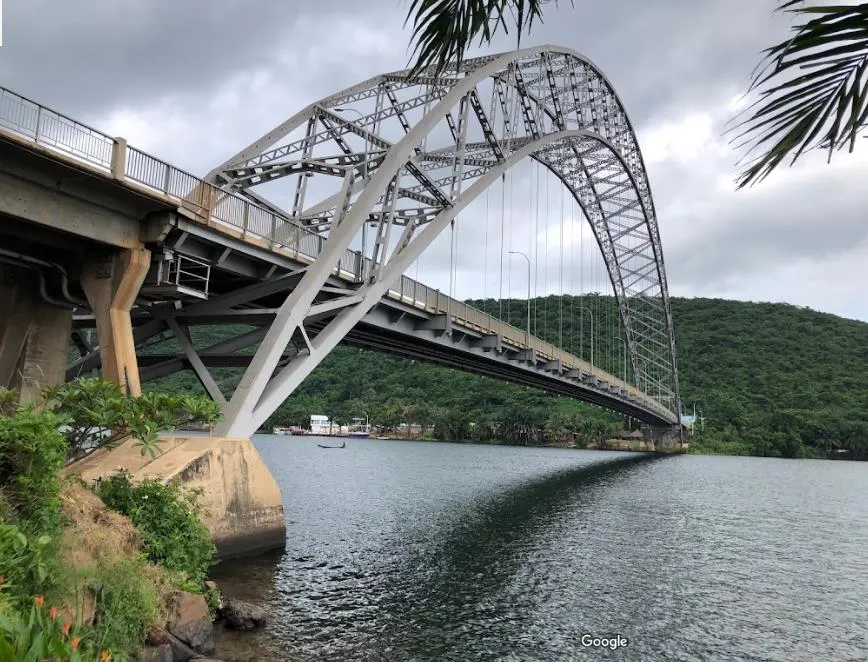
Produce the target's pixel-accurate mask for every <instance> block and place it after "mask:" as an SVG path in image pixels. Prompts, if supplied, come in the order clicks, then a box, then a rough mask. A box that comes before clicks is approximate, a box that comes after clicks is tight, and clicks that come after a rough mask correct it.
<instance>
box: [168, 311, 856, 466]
mask: <svg viewBox="0 0 868 662" xmlns="http://www.w3.org/2000/svg"><path fill="white" fill-rule="evenodd" d="M470 303H472V304H473V305H475V306H477V307H479V308H482V309H484V310H488V311H489V312H491V313H492V314H495V315H498V314H501V312H502V315H503V317H504V318H506V319H507V320H508V321H510V322H511V323H512V324H514V325H515V326H516V327H518V328H524V327H525V325H526V323H527V322H526V314H527V312H526V311H527V308H526V304H525V302H524V301H516V300H513V301H504V302H503V305H501V303H500V302H497V301H494V300H487V301H473V302H470ZM582 307H584V309H585V310H584V314H580V313H582V312H583V309H582ZM532 308H533V316H532V320H531V326H532V331H533V333H535V334H536V335H538V336H540V337H542V338H543V339H545V340H549V341H551V342H553V343H555V344H558V342H559V341H560V342H561V343H562V346H564V347H565V348H567V349H568V350H571V351H573V353H575V354H579V353H580V351H583V355H584V357H585V358H586V359H589V358H590V347H591V324H590V315H589V314H588V312H590V313H591V314H592V315H593V317H594V322H595V329H594V331H595V335H596V340H595V346H594V352H595V358H596V364H597V365H598V366H601V367H602V368H603V369H604V370H607V371H609V372H612V373H615V374H617V375H620V374H621V372H622V370H623V367H622V365H623V362H622V359H623V356H622V355H620V353H621V352H622V351H623V350H622V349H621V347H622V346H621V343H620V342H619V341H616V340H613V339H612V338H613V336H615V335H617V314H616V308H615V305H614V300H613V298H612V297H607V296H595V295H588V296H585V297H568V296H567V297H564V300H563V302H561V301H560V298H559V297H548V298H546V299H536V300H534V302H533V306H532ZM561 309H562V310H563V312H564V315H563V323H561V322H560V321H559V320H560V316H559V313H560V311H561ZM672 309H673V317H674V319H675V329H676V343H677V349H678V365H679V373H680V381H681V392H682V399H683V403H684V409H685V413H689V412H692V409H693V405H694V403H695V404H696V407H697V409H698V410H699V411H701V412H702V414H703V416H704V418H705V419H706V420H705V430H704V432H699V431H698V432H697V435H696V436H694V437H693V438H692V439H691V447H692V450H693V451H694V452H712V453H731V454H744V455H770V456H785V457H822V456H828V457H841V458H855V459H866V458H868V324H865V323H863V322H858V321H854V320H847V319H842V318H840V317H836V316H834V315H828V314H825V313H819V312H816V311H813V310H809V309H806V308H800V307H797V306H791V305H787V304H767V303H745V302H738V301H725V300H720V299H678V298H675V299H673V300H672ZM238 330H239V329H238V328H235V327H233V328H228V327H205V328H198V329H194V340H195V342H196V343H197V344H198V345H200V346H205V345H208V344H211V343H215V342H218V341H219V340H220V339H222V338H225V337H226V336H227V335H228V334H229V333H237V332H238ZM152 351H159V352H163V351H167V346H163V347H155V348H154V349H153V350H152ZM169 351H173V350H172V349H171V348H170V347H169ZM628 369H629V367H628ZM217 373H218V374H217V377H218V379H219V380H222V381H223V382H224V383H225V386H226V389H225V392H226V393H231V389H232V387H233V386H234V383H235V381H237V379H238V374H239V373H238V371H232V370H228V369H223V370H220V371H217ZM152 386H154V387H156V388H159V389H162V390H173V391H176V392H188V393H189V392H190V391H199V392H201V387H199V385H198V383H197V382H196V381H195V378H194V377H193V375H192V374H189V373H183V374H177V375H172V376H171V377H169V378H167V379H165V380H162V381H161V382H159V383H155V384H154V385H152ZM314 413H318V414H326V415H329V416H331V417H332V418H333V420H336V421H338V422H348V421H349V420H350V419H351V418H352V417H354V416H362V417H364V416H368V417H369V418H370V420H371V422H372V423H373V424H375V425H379V426H383V427H384V428H386V429H393V428H395V426H397V425H399V424H401V423H407V424H411V423H416V424H418V425H420V426H422V428H423V429H425V428H427V427H428V426H431V425H433V426H434V433H435V436H436V437H437V438H440V439H449V440H453V439H468V438H470V439H475V440H478V441H489V440H491V439H492V438H495V439H498V440H500V441H505V442H507V443H517V444H523V443H526V442H527V443H562V442H565V443H569V441H571V440H573V441H576V443H577V444H578V445H584V444H586V443H590V442H591V441H592V438H593V436H592V435H590V434H589V433H588V432H587V430H588V429H589V428H590V427H591V425H592V423H593V424H595V425H600V426H603V425H609V426H613V427H619V426H623V418H622V417H618V416H616V415H614V414H611V413H608V412H605V411H603V410H601V409H598V408H596V407H592V406H590V405H586V404H583V403H579V402H575V401H572V400H569V399H567V398H563V397H557V396H551V395H547V394H545V393H542V392H540V391H536V390H533V389H529V388H524V387H520V386H516V385H512V384H506V383H503V382H500V381H496V380H493V379H488V378H484V377H478V376H475V375H470V374H465V373H462V372H460V371H455V370H451V369H448V368H442V367H438V366H434V365H429V364H425V363H422V362H419V361H408V360H404V359H398V358H394V357H390V356H386V355H383V354H377V353H373V352H365V351H361V350H358V349H353V348H349V347H339V348H338V349H337V350H335V352H333V354H332V355H331V356H329V357H328V358H327V359H326V360H325V361H323V363H322V365H320V366H319V367H318V368H317V369H316V370H315V371H314V372H313V374H311V376H310V377H308V379H307V380H306V381H305V382H304V383H303V384H302V386H301V388H300V389H299V390H298V391H297V392H296V393H295V394H294V395H293V396H292V397H291V398H289V399H288V400H287V401H286V402H285V403H284V404H283V405H282V406H281V407H280V409H279V410H278V411H277V412H276V413H275V415H274V416H272V418H271V419H270V420H269V421H268V422H267V424H266V426H265V427H266V429H269V430H270V429H271V426H272V425H302V426H306V425H307V424H308V422H309V416H310V415H311V414H314ZM564 421H567V423H566V424H564ZM583 430H585V431H584V432H583ZM609 430H611V428H609Z"/></svg>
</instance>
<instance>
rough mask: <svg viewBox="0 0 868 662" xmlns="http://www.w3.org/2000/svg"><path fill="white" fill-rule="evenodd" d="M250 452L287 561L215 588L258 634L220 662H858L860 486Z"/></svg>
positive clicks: (596, 464) (736, 473)
mask: <svg viewBox="0 0 868 662" xmlns="http://www.w3.org/2000/svg"><path fill="white" fill-rule="evenodd" d="M257 444H258V445H259V446H260V448H261V450H262V452H263V455H264V457H265V459H266V461H267V462H268V463H269V466H271V467H272V470H273V471H274V473H275V475H276V476H277V477H278V480H279V482H280V483H281V485H282V488H283V490H284V500H285V503H286V513H287V522H288V526H287V551H286V553H285V554H284V555H283V556H281V557H280V558H279V559H278V558H276V557H274V556H272V557H270V558H266V559H257V560H254V561H250V560H246V561H241V562H236V563H234V564H232V565H226V566H223V567H222V568H220V569H219V570H218V573H219V575H220V576H221V577H222V581H221V586H222V587H223V588H224V589H226V590H227V592H228V593H229V594H230V595H235V596H237V597H240V598H242V599H249V600H252V601H255V602H265V603H267V605H268V608H269V611H270V619H271V620H270V624H269V626H268V629H267V631H265V632H263V633H260V634H258V635H242V636H241V637H240V638H239V637H235V638H233V637H225V636H224V637H223V638H221V649H220V650H219V653H220V657H221V658H222V659H225V660H227V661H229V660H246V659H257V660H304V661H308V660H420V661H421V660H431V661H434V660H438V661H440V660H456V661H458V660H566V659H580V658H583V657H585V656H588V657H593V658H594V659H597V658H599V659H619V660H670V659H671V660H705V659H708V660H733V661H735V660H780V661H781V662H795V661H797V660H805V661H807V660H814V659H828V660H849V659H868V655H866V651H868V646H866V644H865V640H864V634H863V632H864V629H863V627H862V624H863V623H864V621H865V619H866V618H868V587H866V585H865V583H864V582H862V581H861V579H859V578H861V577H864V575H865V572H866V571H868V563H866V561H865V555H864V549H865V545H868V496H866V494H865V491H864V489H863V486H864V484H865V480H866V479H868V466H866V465H861V466H859V465H854V464H846V465H845V464H844V463H832V462H825V463H823V462H807V461H804V462H802V461H800V462H786V461H774V460H755V459H751V458H700V457H679V458H663V459H661V458H655V457H649V456H645V455H631V454H616V453H595V452H584V451H574V450H563V449H532V448H504V447H499V448H498V447H487V446H472V445H452V444H431V443H417V442H408V443H401V442H376V441H365V442H362V443H357V442H354V443H352V444H349V445H348V448H347V450H346V451H343V450H342V451H319V452H317V450H316V449H315V440H296V441H293V442H287V441H286V440H285V438H284V439H274V438H262V439H257ZM583 633H592V634H597V635H607V634H616V633H618V634H623V635H624V636H626V637H627V638H628V640H629V642H630V644H629V646H628V647H627V648H625V649H621V650H616V651H605V650H604V651H600V650H589V649H587V648H584V647H583V646H582V645H581V643H580V638H581V635H582V634H583Z"/></svg>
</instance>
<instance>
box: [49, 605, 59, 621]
mask: <svg viewBox="0 0 868 662" xmlns="http://www.w3.org/2000/svg"><path fill="white" fill-rule="evenodd" d="M48 615H49V616H51V618H57V607H52V608H51V609H49V610H48Z"/></svg>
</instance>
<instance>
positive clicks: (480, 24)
mask: <svg viewBox="0 0 868 662" xmlns="http://www.w3.org/2000/svg"><path fill="white" fill-rule="evenodd" d="M551 1H552V0H411V2H410V8H409V10H408V12H407V18H406V20H405V21H404V25H405V26H406V25H407V24H408V23H410V22H411V21H412V23H413V34H412V37H411V41H410V43H411V45H412V46H413V56H415V57H416V61H415V63H414V64H413V68H412V70H411V72H410V75H411V76H414V75H416V74H418V73H420V72H421V71H422V70H424V69H432V70H433V71H432V72H431V73H433V74H439V73H442V72H443V71H444V70H445V69H446V67H448V66H458V65H460V64H461V62H462V60H463V59H464V56H465V53H466V52H467V49H468V47H469V46H470V43H471V42H472V41H473V40H474V39H475V38H477V37H479V43H480V44H482V43H490V42H491V40H492V39H493V38H494V36H495V35H496V34H497V33H498V31H499V30H501V29H503V32H504V34H509V29H510V28H509V26H510V25H513V26H514V27H515V28H516V31H517V32H518V39H519V43H520V39H521V35H522V34H523V33H529V32H530V30H531V28H532V27H533V24H534V21H540V22H542V6H543V5H544V4H546V3H548V2H551ZM557 1H558V0H554V2H555V4H557ZM572 1H573V0H570V2H571V4H572Z"/></svg>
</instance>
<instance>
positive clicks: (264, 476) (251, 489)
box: [66, 435, 286, 559]
mask: <svg viewBox="0 0 868 662" xmlns="http://www.w3.org/2000/svg"><path fill="white" fill-rule="evenodd" d="M161 450H162V454H160V455H159V456H157V457H156V458H155V459H153V460H152V459H151V458H150V457H148V456H147V455H142V454H141V451H140V449H139V448H138V447H137V446H136V444H135V441H134V440H132V439H128V440H127V441H124V442H123V443H121V444H119V445H118V447H117V448H115V449H113V450H107V449H100V450H98V451H96V452H95V453H92V454H91V455H88V456H87V457H85V458H82V459H81V460H79V461H77V462H75V463H73V464H71V465H70V466H69V467H67V469H66V470H67V471H68V472H71V473H76V474H79V475H80V476H81V477H82V478H83V479H84V480H85V481H86V482H87V483H89V484H90V483H92V482H93V481H95V480H97V479H98V478H101V477H103V476H109V475H111V474H113V473H115V472H117V471H120V470H121V469H125V470H126V471H128V472H130V474H131V475H132V478H133V480H142V479H146V478H147V479H157V480H159V481H161V482H163V483H169V482H179V483H180V484H181V485H182V486H183V487H185V488H193V489H197V488H198V489H201V490H202V495H201V497H200V503H201V504H202V505H203V506H204V509H205V513H204V514H203V517H202V522H203V523H204V524H205V526H206V527H207V528H208V530H209V531H210V532H211V539H212V540H213V541H214V544H215V545H216V546H217V553H218V556H219V557H220V558H221V559H227V558H234V557H241V556H251V555H253V554H257V553H259V552H264V551H268V550H272V549H275V548H281V549H282V548H283V547H284V546H285V544H286V525H285V523H284V517H283V497H282V495H281V493H280V487H278V485H277V482H276V481H275V480H274V477H273V476H272V475H271V472H270V471H269V470H268V467H267V466H265V463H264V462H263V461H262V458H261V457H260V455H259V452H258V451H257V450H256V448H255V447H254V446H253V443H252V442H251V441H250V440H249V439H235V438H229V437H209V436H198V435H197V436H165V437H163V438H162V443H161Z"/></svg>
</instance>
